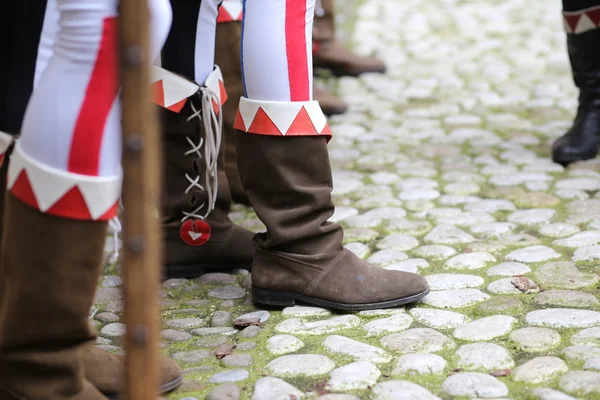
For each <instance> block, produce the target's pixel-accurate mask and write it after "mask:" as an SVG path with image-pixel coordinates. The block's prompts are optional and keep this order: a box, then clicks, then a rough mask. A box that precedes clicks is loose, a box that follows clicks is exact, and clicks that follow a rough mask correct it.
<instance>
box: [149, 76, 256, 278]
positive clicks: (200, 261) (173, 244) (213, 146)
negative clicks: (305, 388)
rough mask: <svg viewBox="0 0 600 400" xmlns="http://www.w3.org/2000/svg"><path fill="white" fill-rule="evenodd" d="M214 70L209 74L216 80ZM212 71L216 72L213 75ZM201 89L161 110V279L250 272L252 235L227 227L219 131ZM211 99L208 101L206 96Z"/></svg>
mask: <svg viewBox="0 0 600 400" xmlns="http://www.w3.org/2000/svg"><path fill="white" fill-rule="evenodd" d="M218 71H219V70H218V69H215V71H214V72H213V74H215V76H216V75H218V76H219V79H218V80H219V81H221V82H222V78H220V72H218ZM217 72H218V73H217ZM214 79H215V78H214V76H212V75H211V76H210V77H209V78H208V79H207V86H204V87H202V88H201V89H200V91H199V92H198V93H197V94H195V95H193V96H192V97H190V99H189V100H188V101H187V103H186V104H185V106H184V107H183V109H182V110H181V112H180V113H175V112H172V111H169V110H167V109H162V111H161V112H162V114H161V115H162V119H163V124H162V126H163V146H164V155H165V160H164V166H165V174H164V176H165V179H164V185H165V186H164V190H163V192H164V198H163V204H162V210H163V211H162V216H163V226H164V232H165V242H166V245H165V250H166V252H165V253H166V271H165V275H166V278H167V279H169V278H192V277H196V276H199V275H201V274H203V273H204V272H205V271H207V270H230V269H235V268H243V269H250V266H251V264H252V258H253V256H254V248H253V246H252V232H250V231H248V230H246V229H243V228H241V227H239V226H237V225H235V224H233V222H231V220H230V219H229V217H228V214H229V211H230V210H231V193H230V191H229V184H228V182H227V175H226V174H225V171H224V169H223V154H222V153H221V152H220V151H219V147H220V144H221V127H220V124H219V121H218V118H217V116H216V112H215V111H213V108H217V109H218V108H220V106H219V105H216V100H217V99H216V98H215V93H214V92H213V91H212V90H210V89H208V86H209V81H212V80H214ZM211 96H212V97H211Z"/></svg>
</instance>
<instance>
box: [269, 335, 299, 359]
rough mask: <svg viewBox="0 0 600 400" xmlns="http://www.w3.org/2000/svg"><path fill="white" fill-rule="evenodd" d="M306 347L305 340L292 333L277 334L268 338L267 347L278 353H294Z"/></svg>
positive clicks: (273, 352)
mask: <svg viewBox="0 0 600 400" xmlns="http://www.w3.org/2000/svg"><path fill="white" fill-rule="evenodd" d="M303 347H304V342H303V341H302V340H300V339H298V338H297V337H295V336H292V335H275V336H272V337H270V338H269V340H267V349H268V350H269V351H270V352H271V353H272V354H276V355H280V354H287V353H293V352H295V351H298V350H300V349H301V348H303Z"/></svg>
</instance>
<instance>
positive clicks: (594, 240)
mask: <svg viewBox="0 0 600 400" xmlns="http://www.w3.org/2000/svg"><path fill="white" fill-rule="evenodd" d="M599 242H600V232H598V231H584V232H579V233H576V234H574V235H573V236H571V237H568V238H566V239H558V240H555V241H554V242H552V245H554V246H562V247H568V248H571V249H577V248H579V247H583V246H591V245H594V244H598V243H599Z"/></svg>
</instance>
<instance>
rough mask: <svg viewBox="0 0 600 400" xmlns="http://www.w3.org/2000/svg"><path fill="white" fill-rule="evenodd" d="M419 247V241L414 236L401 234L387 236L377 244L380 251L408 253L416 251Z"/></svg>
mask: <svg viewBox="0 0 600 400" xmlns="http://www.w3.org/2000/svg"><path fill="white" fill-rule="evenodd" d="M418 245H419V241H418V240H417V239H415V238H414V237H413V236H409V235H403V234H400V233H394V234H392V235H389V236H386V237H385V238H383V239H382V240H381V241H380V242H379V243H377V248H378V249H382V250H385V249H395V250H400V251H406V250H411V249H414V248H415V247H417V246H418Z"/></svg>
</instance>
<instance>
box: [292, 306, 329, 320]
mask: <svg viewBox="0 0 600 400" xmlns="http://www.w3.org/2000/svg"><path fill="white" fill-rule="evenodd" d="M329 314H331V311H329V310H326V309H324V308H319V307H307V306H294V307H286V308H284V309H283V311H282V312H281V315H283V316H284V317H299V318H304V317H319V316H323V315H329Z"/></svg>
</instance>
